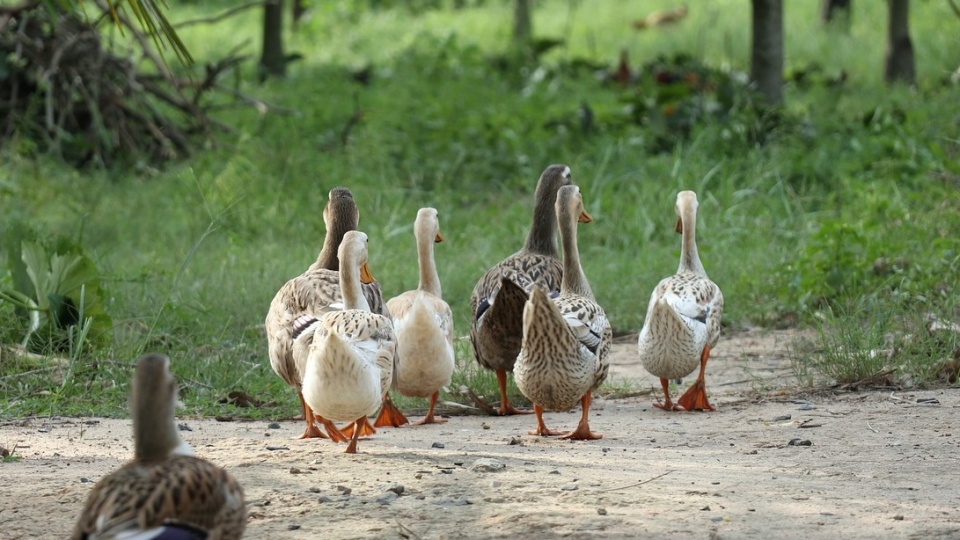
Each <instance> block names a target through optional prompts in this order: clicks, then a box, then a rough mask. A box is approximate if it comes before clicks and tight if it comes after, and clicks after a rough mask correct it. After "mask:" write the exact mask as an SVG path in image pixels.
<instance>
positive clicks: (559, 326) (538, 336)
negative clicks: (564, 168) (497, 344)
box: [514, 185, 613, 440]
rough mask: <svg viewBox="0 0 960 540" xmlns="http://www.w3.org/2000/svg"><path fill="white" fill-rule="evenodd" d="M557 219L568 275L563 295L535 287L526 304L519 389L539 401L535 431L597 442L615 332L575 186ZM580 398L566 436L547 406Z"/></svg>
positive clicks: (566, 190)
mask: <svg viewBox="0 0 960 540" xmlns="http://www.w3.org/2000/svg"><path fill="white" fill-rule="evenodd" d="M556 213H557V220H558V222H559V227H560V238H561V240H562V242H563V279H562V281H561V283H560V294H559V295H558V296H557V297H556V298H551V297H550V295H548V294H547V291H546V290H544V289H543V288H541V287H539V286H536V287H534V288H533V291H532V292H531V294H530V299H529V300H527V303H526V304H525V305H524V307H523V339H522V346H521V349H520V354H519V355H518V357H517V362H516V365H515V366H514V378H515V379H516V383H517V388H519V389H520V392H521V393H523V395H524V396H526V397H527V398H528V399H529V400H530V401H532V402H533V404H534V412H535V413H536V415H537V429H535V430H532V431H530V432H529V433H530V435H540V436H548V435H562V436H561V438H562V439H574V440H593V439H600V438H602V437H603V435H602V434H601V433H595V432H593V431H591V430H590V422H589V415H590V402H591V398H592V395H593V391H594V390H596V389H597V388H599V386H600V385H601V384H602V383H603V381H604V380H605V379H606V378H607V372H608V370H609V368H610V365H609V361H608V355H609V354H610V347H611V344H612V342H613V330H612V329H611V327H610V321H608V320H607V316H606V313H605V312H604V310H603V308H602V307H601V306H600V304H598V303H597V301H596V299H595V298H594V296H593V291H592V290H591V288H590V283H589V282H588V281H587V277H586V276H585V275H584V273H583V267H582V266H581V265H580V252H579V249H578V247H577V223H578V222H579V223H590V222H591V221H592V220H593V218H592V217H591V216H590V214H588V213H587V211H586V210H584V208H583V196H582V195H581V193H580V188H579V187H577V186H576V185H570V186H564V187H561V188H560V190H559V192H558V193H557V202H556ZM578 401H579V402H580V407H581V416H580V422H579V423H578V424H577V427H576V429H574V430H573V431H570V432H568V433H566V434H563V433H562V432H560V431H555V430H551V429H548V428H547V426H546V424H545V423H544V420H543V412H544V410H551V411H567V410H569V409H571V408H572V407H573V406H574V405H576V403H577V402H578Z"/></svg>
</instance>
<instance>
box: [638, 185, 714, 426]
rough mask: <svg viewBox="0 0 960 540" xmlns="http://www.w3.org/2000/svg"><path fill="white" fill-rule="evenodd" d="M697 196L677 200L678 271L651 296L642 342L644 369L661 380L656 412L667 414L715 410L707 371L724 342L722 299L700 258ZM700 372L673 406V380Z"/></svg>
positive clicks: (684, 193)
mask: <svg viewBox="0 0 960 540" xmlns="http://www.w3.org/2000/svg"><path fill="white" fill-rule="evenodd" d="M697 207H698V203H697V194H696V193H694V192H692V191H681V192H680V193H678V194H677V205H676V212H677V232H678V233H681V234H682V235H683V237H682V238H683V239H682V242H681V246H680V267H679V268H678V269H677V273H676V274H674V275H672V276H670V277H668V278H665V279H663V280H662V281H660V283H659V284H657V288H656V289H654V290H653V294H652V295H650V304H649V306H648V307H647V317H646V319H645V320H644V322H643V329H642V330H641V331H640V338H639V339H638V343H637V344H638V349H639V352H640V361H641V362H642V363H643V367H644V368H646V370H647V371H649V372H650V373H652V374H653V375H654V376H657V377H659V378H660V385H661V386H662V387H663V395H664V401H663V403H654V406H655V407H658V408H661V409H664V410H668V411H677V410H687V411H693V410H709V411H712V410H715V409H714V407H713V406H712V405H710V402H709V401H707V390H706V384H705V382H704V371H705V370H706V368H707V360H708V359H709V358H710V350H711V349H712V348H713V347H714V346H716V344H717V340H719V339H720V318H721V316H722V314H723V294H722V293H721V292H720V287H717V285H716V283H714V282H712V281H710V278H708V277H707V272H706V271H705V270H704V269H703V264H701V263H700V255H699V254H698V253H697V238H696V234H697V232H696V231H697ZM697 366H699V367H700V375H699V376H698V377H697V380H696V382H695V383H693V385H692V386H691V387H690V388H689V389H688V390H687V391H686V392H685V393H684V394H683V395H682V396H681V397H680V399H678V400H677V403H676V404H674V403H673V401H672V400H671V399H670V390H669V383H670V379H677V378H681V377H684V376H686V375H689V374H690V373H692V372H693V370H695V369H696V368H697Z"/></svg>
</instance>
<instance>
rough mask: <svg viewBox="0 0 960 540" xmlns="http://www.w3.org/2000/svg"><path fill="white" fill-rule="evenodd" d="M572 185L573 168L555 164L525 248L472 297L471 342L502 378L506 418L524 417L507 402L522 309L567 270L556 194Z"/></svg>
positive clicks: (540, 190) (539, 195)
mask: <svg viewBox="0 0 960 540" xmlns="http://www.w3.org/2000/svg"><path fill="white" fill-rule="evenodd" d="M567 185H570V167H567V166H566V165H551V166H549V167H547V168H546V169H545V170H544V171H543V173H542V174H541V175H540V180H539V181H538V182H537V191H536V194H535V196H534V209H533V224H532V225H531V226H530V232H529V233H528V234H527V240H526V243H525V244H524V246H523V249H521V250H520V251H518V252H516V253H514V254H513V255H510V256H509V257H507V258H506V259H504V260H503V261H501V262H499V263H497V264H496V265H495V266H494V267H493V268H491V269H490V270H487V272H486V273H485V274H484V275H483V277H481V278H480V281H479V282H477V285H476V286H475V287H474V288H473V294H472V295H471V296H470V310H471V313H472V314H473V325H472V326H471V327H470V342H471V343H472V344H473V352H474V355H475V356H476V358H477V362H479V363H480V365H481V366H483V367H485V368H487V369H491V370H494V371H495V372H496V373H497V382H498V384H499V386H500V409H499V413H500V414H501V415H506V414H517V413H522V412H530V411H520V410H517V409H514V408H513V407H512V406H511V405H510V402H509V400H508V399H507V372H508V371H513V364H514V362H516V359H517V354H518V353H519V352H520V341H521V339H522V337H523V306H524V304H525V303H526V301H527V297H528V296H529V294H530V291H531V290H532V289H533V287H534V286H535V285H536V286H539V287H541V288H543V289H546V290H547V291H551V292H552V291H556V290H557V289H559V288H560V278H561V276H562V274H563V268H562V266H561V264H560V255H559V251H558V249H557V214H556V209H555V208H554V204H555V203H556V200H557V191H558V190H559V189H560V187H562V186H567Z"/></svg>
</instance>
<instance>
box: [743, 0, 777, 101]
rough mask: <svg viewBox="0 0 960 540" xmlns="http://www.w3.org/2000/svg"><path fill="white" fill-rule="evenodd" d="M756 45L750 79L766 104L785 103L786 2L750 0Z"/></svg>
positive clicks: (754, 45)
mask: <svg viewBox="0 0 960 540" xmlns="http://www.w3.org/2000/svg"><path fill="white" fill-rule="evenodd" d="M751 4H752V7H753V45H752V50H751V53H750V80H751V81H753V83H754V84H755V85H756V87H757V90H758V91H759V92H760V94H761V95H763V97H764V99H765V100H766V102H767V104H769V105H780V104H782V103H783V2H782V0H751Z"/></svg>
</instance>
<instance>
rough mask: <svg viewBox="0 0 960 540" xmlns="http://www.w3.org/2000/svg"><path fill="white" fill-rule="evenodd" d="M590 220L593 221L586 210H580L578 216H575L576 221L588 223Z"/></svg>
mask: <svg viewBox="0 0 960 540" xmlns="http://www.w3.org/2000/svg"><path fill="white" fill-rule="evenodd" d="M591 221H593V217H592V216H590V214H588V213H587V211H586V210H582V211H580V217H579V218H577V222H578V223H590V222H591Z"/></svg>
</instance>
